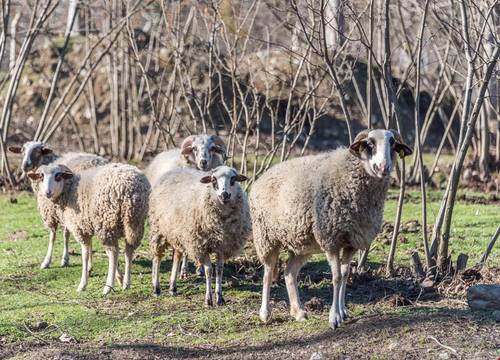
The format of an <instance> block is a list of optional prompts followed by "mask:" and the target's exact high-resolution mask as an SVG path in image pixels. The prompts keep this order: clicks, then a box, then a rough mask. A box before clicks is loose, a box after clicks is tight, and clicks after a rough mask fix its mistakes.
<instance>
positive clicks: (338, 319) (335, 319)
mask: <svg viewBox="0 0 500 360" xmlns="http://www.w3.org/2000/svg"><path fill="white" fill-rule="evenodd" d="M329 322H330V327H331V328H332V330H335V329H336V328H338V327H339V326H340V324H342V315H341V314H340V312H331V313H330V319H329Z"/></svg>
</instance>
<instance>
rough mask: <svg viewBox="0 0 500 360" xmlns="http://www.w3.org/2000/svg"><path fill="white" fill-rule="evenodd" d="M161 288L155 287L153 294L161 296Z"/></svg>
mask: <svg viewBox="0 0 500 360" xmlns="http://www.w3.org/2000/svg"><path fill="white" fill-rule="evenodd" d="M160 294H161V290H160V287H154V288H153V296H160Z"/></svg>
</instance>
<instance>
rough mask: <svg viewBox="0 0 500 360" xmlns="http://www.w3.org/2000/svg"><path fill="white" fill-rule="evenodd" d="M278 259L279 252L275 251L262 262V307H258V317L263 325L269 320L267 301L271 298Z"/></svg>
mask: <svg viewBox="0 0 500 360" xmlns="http://www.w3.org/2000/svg"><path fill="white" fill-rule="evenodd" d="M278 257H279V251H275V252H272V253H271V254H270V255H268V256H267V258H266V259H265V260H264V261H263V263H264V279H263V284H262V305H261V307H260V312H259V316H260V319H261V320H262V321H263V322H264V323H268V322H269V320H271V308H270V306H269V300H270V298H271V286H272V284H273V278H274V273H275V269H276V266H277V263H278Z"/></svg>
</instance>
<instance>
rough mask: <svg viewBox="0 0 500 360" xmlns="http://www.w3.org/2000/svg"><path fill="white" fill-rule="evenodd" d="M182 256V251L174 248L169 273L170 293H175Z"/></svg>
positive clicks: (173, 294)
mask: <svg viewBox="0 0 500 360" xmlns="http://www.w3.org/2000/svg"><path fill="white" fill-rule="evenodd" d="M181 258H182V252H180V251H179V250H174V256H173V261H172V272H171V273H170V287H169V292H170V295H172V296H175V295H177V272H178V271H179V265H180V262H181Z"/></svg>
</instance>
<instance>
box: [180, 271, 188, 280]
mask: <svg viewBox="0 0 500 360" xmlns="http://www.w3.org/2000/svg"><path fill="white" fill-rule="evenodd" d="M179 277H180V278H181V279H182V280H186V279H187V278H188V274H187V272H186V271H183V272H181V274H180V275H179Z"/></svg>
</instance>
